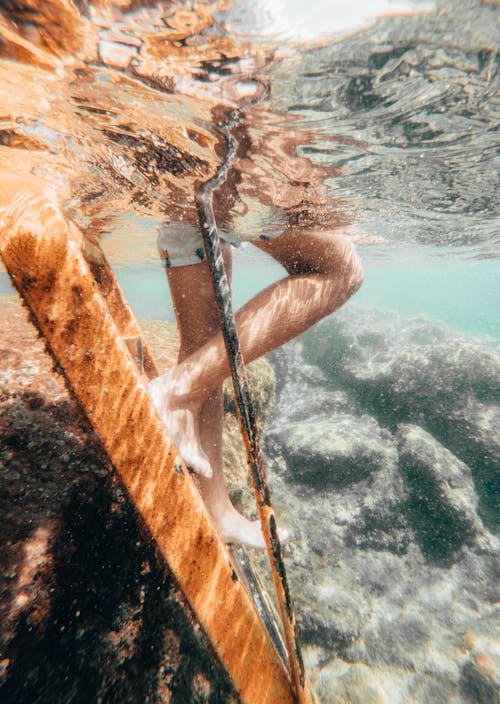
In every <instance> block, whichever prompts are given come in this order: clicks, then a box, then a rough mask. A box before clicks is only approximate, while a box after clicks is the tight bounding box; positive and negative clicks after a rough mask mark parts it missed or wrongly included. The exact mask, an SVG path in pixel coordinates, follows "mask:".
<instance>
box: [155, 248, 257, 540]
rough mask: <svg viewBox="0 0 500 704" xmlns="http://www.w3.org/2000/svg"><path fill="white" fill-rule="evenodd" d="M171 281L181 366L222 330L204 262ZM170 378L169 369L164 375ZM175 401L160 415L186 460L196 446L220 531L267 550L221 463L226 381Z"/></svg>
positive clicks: (174, 273) (175, 273)
mask: <svg viewBox="0 0 500 704" xmlns="http://www.w3.org/2000/svg"><path fill="white" fill-rule="evenodd" d="M224 260H225V266H226V271H227V272H228V276H230V271H231V259H230V252H229V251H228V252H224ZM168 279H169V285H170V291H171V294H172V300H173V303H174V310H175V313H176V318H177V323H178V329H179V334H180V342H181V344H180V349H179V358H178V363H179V364H180V365H182V362H183V361H184V360H185V359H187V358H189V357H190V356H191V355H192V354H193V353H195V352H196V351H197V350H198V349H199V348H200V347H202V346H203V345H204V344H205V343H206V342H207V341H208V340H210V339H212V338H213V337H214V335H215V334H216V333H217V332H218V330H219V327H220V324H219V314H218V309H217V305H216V301H215V296H214V292H213V286H212V281H211V277H210V272H209V269H208V266H207V263H206V262H201V263H200V264H195V265H192V266H182V267H173V268H171V269H169V270H168ZM172 371H175V370H172ZM168 377H169V373H167V375H166V376H165V379H168ZM153 397H154V395H153ZM171 399H175V392H172V393H170V394H169V395H168V398H167V399H166V400H165V401H164V403H163V404H162V406H161V407H160V408H159V412H160V415H161V417H162V418H163V420H164V422H165V425H166V426H167V427H168V428H169V430H170V433H171V435H172V436H173V438H174V441H176V442H178V438H179V437H182V438H183V441H182V452H181V455H182V459H183V460H184V461H185V462H186V464H188V465H190V457H191V456H192V453H193V447H194V452H196V453H198V455H199V460H201V462H202V465H201V466H202V469H203V470H204V472H200V471H199V470H198V476H197V483H198V486H199V488H200V491H201V493H202V496H203V498H204V501H205V504H206V505H207V508H208V510H209V512H210V514H211V516H212V518H213V520H214V523H215V526H216V528H217V531H218V533H219V535H220V536H221V538H222V539H223V540H224V541H225V542H240V543H245V544H246V545H251V546H253V547H259V548H264V547H265V545H264V539H263V536H262V532H261V527H260V523H259V522H258V521H249V520H248V519H247V518H245V517H244V516H242V515H241V514H240V513H239V512H238V511H237V510H236V509H235V508H234V506H233V504H232V503H231V500H230V498H229V495H228V492H227V487H226V482H225V478H224V473H223V463H222V424H223V404H222V383H219V384H217V385H216V386H215V387H213V388H211V389H207V394H206V398H205V399H204V400H203V401H202V402H201V403H200V404H194V405H189V404H187V405H185V406H181V407H178V406H177V407H176V406H175V404H171V403H170V400H171ZM157 407H158V404H157ZM206 475H210V476H206Z"/></svg>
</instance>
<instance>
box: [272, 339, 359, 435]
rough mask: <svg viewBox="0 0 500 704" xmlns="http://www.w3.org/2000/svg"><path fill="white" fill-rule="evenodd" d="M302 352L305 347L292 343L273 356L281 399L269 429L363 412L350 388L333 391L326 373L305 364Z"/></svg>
mask: <svg viewBox="0 0 500 704" xmlns="http://www.w3.org/2000/svg"><path fill="white" fill-rule="evenodd" d="M301 350H302V345H300V344H294V343H290V344H288V345H284V346H283V347H281V348H279V349H277V350H275V351H274V352H273V353H272V354H270V355H269V359H270V360H271V363H272V365H273V367H274V369H275V371H276V380H277V386H276V389H277V398H276V402H275V404H274V406H273V409H272V411H271V413H270V417H269V421H268V425H267V430H269V429H273V430H274V429H279V428H280V427H281V426H283V427H284V426H286V425H287V424H288V423H289V422H297V421H308V420H311V418H328V417H331V416H332V415H337V414H339V413H351V414H352V415H356V414H358V412H359V406H358V404H357V403H356V400H355V398H354V397H353V394H352V393H350V392H349V391H348V390H347V389H340V388H332V385H331V383H330V380H329V378H328V377H327V376H326V374H325V373H324V372H322V371H321V370H320V369H319V368H318V367H316V366H313V365H310V364H307V363H306V362H304V359H303V357H302V354H301Z"/></svg>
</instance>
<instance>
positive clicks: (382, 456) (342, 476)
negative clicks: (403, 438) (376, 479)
mask: <svg viewBox="0 0 500 704" xmlns="http://www.w3.org/2000/svg"><path fill="white" fill-rule="evenodd" d="M269 437H272V440H273V442H274V443H275V444H278V445H279V447H280V449H281V452H282V454H283V456H284V458H285V459H286V462H287V466H288V467H289V470H290V479H292V481H299V482H305V483H307V484H309V485H310V486H317V487H319V488H324V487H325V486H341V485H344V484H351V483H353V482H358V481H361V480H362V479H366V477H368V476H369V475H370V474H371V473H372V472H373V471H375V470H377V469H380V468H381V467H383V466H384V465H385V464H386V463H387V462H388V461H389V460H390V459H392V454H393V448H392V446H391V444H390V442H388V438H387V437H386V434H385V433H384V431H383V430H382V429H381V428H380V426H379V425H378V424H377V422H376V421H375V420H374V419H373V418H370V417H368V416H363V417H362V418H356V417H354V416H349V415H337V416H333V417H331V418H328V419H324V420H313V421H309V422H303V423H292V424H290V425H288V426H287V427H286V428H283V429H282V430H279V431H275V432H271V433H270V434H269V433H268V438H269ZM389 437H390V436H389Z"/></svg>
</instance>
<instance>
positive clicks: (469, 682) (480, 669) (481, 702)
mask: <svg viewBox="0 0 500 704" xmlns="http://www.w3.org/2000/svg"><path fill="white" fill-rule="evenodd" d="M468 640H469V643H468V645H469V647H470V651H469V655H468V656H467V658H466V660H465V662H464V664H463V666H462V671H461V677H460V685H461V688H462V691H463V692H464V694H465V696H466V698H467V701H468V702H471V703H472V702H474V704H499V703H500V643H499V642H498V641H493V640H490V639H488V638H479V637H474V636H472V637H469V638H468Z"/></svg>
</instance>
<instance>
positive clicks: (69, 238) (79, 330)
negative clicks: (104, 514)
mask: <svg viewBox="0 0 500 704" xmlns="http://www.w3.org/2000/svg"><path fill="white" fill-rule="evenodd" d="M33 208H34V209H35V211H36V212H31V213H30V212H29V205H28V206H27V207H25V208H24V207H23V209H22V211H23V212H22V213H19V212H18V211H16V209H15V208H14V211H16V212H13V213H12V214H11V215H12V216H10V215H9V211H8V210H7V211H5V210H4V211H3V213H5V212H7V214H6V215H5V217H2V218H0V256H1V258H2V260H3V262H4V264H5V267H6V269H7V271H8V273H9V275H10V278H11V280H12V282H13V284H14V286H15V288H16V289H17V291H18V292H19V294H20V296H21V297H22V299H23V300H24V303H25V304H26V306H27V307H28V309H29V311H30V313H31V316H32V321H33V323H34V324H35V326H36V327H37V328H38V330H39V331H40V333H41V335H42V336H43V338H44V340H45V342H46V345H47V349H48V351H49V352H50V354H51V355H52V356H53V358H54V360H55V361H56V362H57V365H58V367H59V369H60V371H61V373H62V374H63V375H64V377H65V380H66V383H67V385H68V387H69V388H70V390H71V391H72V392H73V394H74V396H75V397H76V400H77V402H78V404H79V405H80V407H81V408H82V409H83V411H84V412H85V414H86V416H87V417H88V419H89V421H90V423H91V424H92V426H93V428H94V430H95V432H96V434H97V436H98V437H99V440H100V442H101V443H102V445H103V448H104V450H105V451H106V453H107V455H108V457H109V460H110V462H111V464H112V465H113V467H114V468H115V470H116V472H117V473H118V475H119V477H120V479H121V481H122V483H123V485H124V487H125V488H126V490H127V492H128V495H129V497H130V499H131V501H132V503H133V504H134V506H135V507H136V509H137V511H138V513H139V515H140V516H141V518H142V521H143V524H144V527H145V529H146V532H147V533H148V534H149V535H150V536H151V537H152V539H153V540H154V541H155V543H156V545H157V547H158V550H159V553H160V555H161V557H162V558H163V560H164V561H165V563H166V564H167V565H168V568H169V569H170V570H171V571H172V573H173V574H174V576H175V578H176V579H177V582H178V584H179V586H180V588H181V590H182V592H183V593H184V595H185V597H186V598H187V600H188V602H189V604H190V606H191V607H192V609H193V611H194V613H195V615H196V618H197V619H198V621H199V623H200V625H201V627H202V628H203V630H204V632H205V635H206V637H207V638H208V640H209V641H210V643H211V645H212V647H213V648H214V650H215V652H216V654H217V656H218V658H219V660H220V662H221V663H222V665H223V667H224V668H225V670H226V672H227V673H228V675H229V677H230V679H231V681H232V682H233V684H234V686H235V688H236V690H237V692H238V693H239V696H240V699H241V701H242V702H244V703H245V704H288V703H290V704H292V703H293V702H295V701H296V697H295V695H294V692H293V687H292V683H291V680H290V676H289V673H288V670H287V665H286V663H285V661H284V659H283V657H282V656H281V655H280V653H279V652H278V650H277V648H276V646H275V644H274V643H273V640H272V638H271V637H270V635H269V633H268V631H267V629H266V627H265V625H264V623H263V621H262V619H261V617H260V615H259V613H258V611H257V609H256V607H255V604H254V603H253V601H252V599H251V597H250V595H249V594H248V591H247V589H246V588H245V586H244V584H243V580H242V579H241V578H240V577H239V576H238V570H237V569H236V568H235V564H234V562H233V561H232V560H231V557H230V555H229V553H228V551H227V550H226V547H225V546H224V544H223V543H222V542H221V540H220V539H219V537H218V535H217V533H216V531H215V528H214V526H213V524H212V521H211V519H210V516H209V514H208V512H207V510H206V508H205V505H204V503H203V501H202V499H201V496H200V494H199V492H198V490H197V488H196V486H195V484H194V482H193V480H192V478H191V476H190V475H189V473H188V472H187V471H186V469H185V468H182V467H179V466H175V463H174V459H175V457H176V454H177V453H176V451H175V448H174V446H173V442H172V440H171V438H170V437H169V435H168V433H167V431H166V429H165V427H164V425H163V423H162V422H161V421H160V419H159V418H158V415H157V413H156V411H155V408H154V406H153V404H152V402H151V400H150V397H149V395H148V393H147V390H146V383H147V380H148V378H152V377H153V376H155V375H156V368H155V364H154V360H153V357H152V355H151V354H150V352H149V350H148V348H147V345H146V343H145V342H144V340H143V338H142V334H141V331H140V328H139V325H138V323H137V321H136V319H135V318H134V316H133V314H132V312H131V310H130V308H129V306H128V305H127V303H126V301H125V299H124V296H123V294H122V292H121V290H120V288H119V285H118V283H117V281H116V279H115V277H114V275H113V273H112V271H111V269H110V267H109V265H108V264H107V262H106V260H105V258H104V256H103V255H102V253H101V251H100V248H99V246H98V245H97V244H92V243H89V242H88V241H87V240H85V238H83V236H82V234H81V232H80V231H79V230H78V229H77V228H76V227H75V226H74V225H73V223H71V222H69V221H68V220H67V219H66V218H65V217H64V216H63V215H62V213H61V212H60V210H58V209H56V208H55V207H54V206H52V205H50V208H48V210H50V211H51V212H49V214H48V215H46V216H44V217H43V218H40V217H39V214H40V208H39V203H38V204H37V203H34V205H33ZM137 364H138V366H137Z"/></svg>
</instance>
